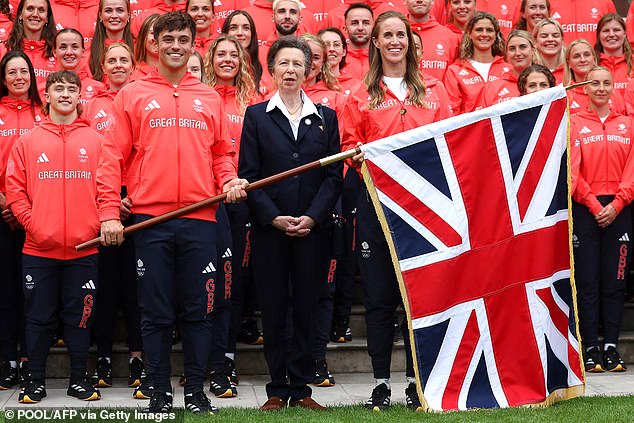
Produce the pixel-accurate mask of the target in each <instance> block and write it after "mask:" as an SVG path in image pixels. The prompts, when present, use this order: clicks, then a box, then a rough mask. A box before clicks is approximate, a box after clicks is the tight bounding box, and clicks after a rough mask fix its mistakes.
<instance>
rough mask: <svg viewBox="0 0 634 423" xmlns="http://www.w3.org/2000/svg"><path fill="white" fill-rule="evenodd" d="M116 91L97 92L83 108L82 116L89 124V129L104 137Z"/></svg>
mask: <svg viewBox="0 0 634 423" xmlns="http://www.w3.org/2000/svg"><path fill="white" fill-rule="evenodd" d="M117 92H118V91H108V90H106V89H103V90H101V91H99V92H98V93H97V94H96V95H95V96H94V97H93V98H92V100H90V101H89V102H88V103H87V104H86V105H85V106H84V112H83V113H82V115H83V116H84V117H85V118H86V119H87V120H88V121H89V122H90V127H91V128H92V129H94V130H95V131H97V132H99V133H100V134H101V135H105V133H106V127H107V125H108V121H109V120H110V117H111V115H112V102H113V101H114V98H115V96H116V95H117Z"/></svg>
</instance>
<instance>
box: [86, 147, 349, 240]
mask: <svg viewBox="0 0 634 423" xmlns="http://www.w3.org/2000/svg"><path fill="white" fill-rule="evenodd" d="M359 153H361V149H360V148H359V147H357V148H355V149H353V150H347V151H343V152H341V153H337V154H333V155H332V156H328V157H324V158H323V159H320V160H315V161H314V162H310V163H306V164H305V165H302V166H298V167H296V168H293V169H289V170H287V171H284V172H280V173H278V174H276V175H272V176H269V177H268V178H264V179H260V180H259V181H255V182H253V183H251V184H249V186H248V187H247V188H246V191H247V192H249V191H253V190H255V189H259V188H262V187H264V186H266V185H270V184H272V183H275V182H279V181H282V180H284V179H288V178H290V177H291V176H295V175H299V174H300V173H304V172H307V171H309V170H313V169H318V168H320V167H323V166H327V165H329V164H331V163H335V162H338V161H341V160H345V159H347V158H349V157H352V156H355V155H357V154H359ZM225 198H227V194H226V193H222V194H218V195H216V196H214V197H211V198H208V199H206V200H202V201H199V202H198V203H194V204H190V205H189V206H185V207H182V208H180V209H176V210H173V211H171V212H169V213H165V214H162V215H160V216H155V217H153V218H151V219H148V220H145V221H143V222H140V223H137V224H135V225H131V226H128V227H127V228H125V229H124V230H123V236H127V235H130V234H132V233H134V232H137V231H140V230H142V229H147V228H149V227H151V226H154V225H158V224H159V223H163V222H165V221H168V220H171V219H175V218H177V217H180V216H184V215H186V214H189V213H192V212H194V211H196V210H199V209H202V208H204V207H208V206H210V205H212V204H215V203H219V202H221V201H223V200H224V199H225ZM98 245H99V238H94V239H91V240H90V241H86V242H84V243H82V244H79V245H76V246H75V249H76V250H77V251H81V250H85V249H87V248H93V247H96V246H98Z"/></svg>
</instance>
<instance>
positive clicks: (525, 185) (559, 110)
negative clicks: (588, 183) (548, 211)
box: [517, 98, 566, 220]
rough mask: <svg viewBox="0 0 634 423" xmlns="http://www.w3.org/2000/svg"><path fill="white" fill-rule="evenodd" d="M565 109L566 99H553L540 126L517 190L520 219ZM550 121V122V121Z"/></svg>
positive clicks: (526, 208)
mask: <svg viewBox="0 0 634 423" xmlns="http://www.w3.org/2000/svg"><path fill="white" fill-rule="evenodd" d="M565 111H566V99H565V98H563V99H561V100H558V101H555V102H553V103H552V104H551V106H550V109H549V110H548V115H547V116H546V121H545V123H544V125H543V126H542V130H541V132H540V134H539V137H538V138H537V144H536V145H535V150H534V151H533V154H532V156H531V158H530V160H529V161H528V166H527V167H526V172H525V173H524V177H523V178H522V184H521V185H520V187H519V190H518V191H517V204H518V206H519V212H520V219H522V220H523V219H524V216H525V215H526V211H527V210H528V206H529V205H530V203H531V200H532V198H533V195H535V190H536V188H537V184H538V183H539V179H540V178H541V176H542V173H543V172H544V165H545V164H546V160H547V159H548V156H549V155H550V151H551V150H552V148H553V143H554V142H555V136H556V135H557V130H558V129H559V123H560V122H561V119H562V118H563V116H564V112H565ZM551 122H552V123H551Z"/></svg>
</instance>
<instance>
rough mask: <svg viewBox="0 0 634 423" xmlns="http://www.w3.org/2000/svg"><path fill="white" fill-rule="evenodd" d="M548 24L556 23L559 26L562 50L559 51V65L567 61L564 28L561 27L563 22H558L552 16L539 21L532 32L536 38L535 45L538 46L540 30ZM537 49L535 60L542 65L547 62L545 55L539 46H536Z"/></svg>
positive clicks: (556, 26)
mask: <svg viewBox="0 0 634 423" xmlns="http://www.w3.org/2000/svg"><path fill="white" fill-rule="evenodd" d="M546 25H555V28H557V30H558V31H559V34H560V35H561V51H560V52H559V57H558V58H557V67H559V66H561V65H563V64H565V63H566V45H565V44H564V29H563V28H562V27H561V24H560V23H559V22H557V21H556V20H555V19H552V18H544V19H542V20H541V21H539V22H537V25H535V28H533V34H532V35H533V39H534V40H535V47H537V44H538V41H537V34H539V31H540V30H541V29H542V28H543V27H545V26H546ZM535 50H536V51H535V62H536V63H539V64H540V65H543V64H544V63H545V62H544V57H543V56H542V54H541V53H540V52H539V48H536V49H535Z"/></svg>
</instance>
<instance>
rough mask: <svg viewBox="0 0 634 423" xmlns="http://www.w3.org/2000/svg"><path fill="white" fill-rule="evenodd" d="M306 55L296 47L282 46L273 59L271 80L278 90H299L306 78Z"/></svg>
mask: <svg viewBox="0 0 634 423" xmlns="http://www.w3.org/2000/svg"><path fill="white" fill-rule="evenodd" d="M305 72H306V57H305V56H304V52H303V51H302V50H300V49H297V48H290V47H287V48H282V49H280V51H278V52H277V54H276V55H275V59H274V61H273V80H274V81H275V84H276V85H277V87H278V89H279V90H280V91H282V90H284V91H287V92H291V93H292V92H297V93H298V92H299V90H300V88H301V87H302V85H303V84H304V81H305V80H306V73H305Z"/></svg>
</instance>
